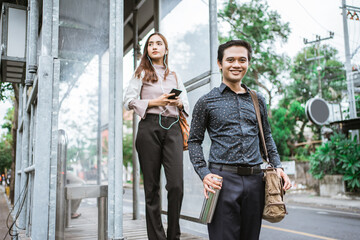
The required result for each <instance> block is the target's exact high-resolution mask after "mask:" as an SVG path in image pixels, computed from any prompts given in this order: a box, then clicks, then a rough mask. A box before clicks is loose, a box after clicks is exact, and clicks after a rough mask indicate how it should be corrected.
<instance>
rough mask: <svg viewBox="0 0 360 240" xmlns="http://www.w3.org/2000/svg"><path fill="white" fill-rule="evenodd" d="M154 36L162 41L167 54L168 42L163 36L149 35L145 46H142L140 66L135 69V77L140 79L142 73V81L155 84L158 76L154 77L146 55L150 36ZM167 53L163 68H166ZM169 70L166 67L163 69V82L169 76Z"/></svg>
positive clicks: (154, 72) (153, 71)
mask: <svg viewBox="0 0 360 240" xmlns="http://www.w3.org/2000/svg"><path fill="white" fill-rule="evenodd" d="M154 35H158V36H159V37H161V39H162V40H163V41H164V44H165V50H166V51H167V52H169V50H168V42H167V41H166V38H165V37H164V35H162V34H161V33H158V32H156V33H153V34H151V35H150V36H149V37H148V39H147V40H146V43H145V46H144V52H143V55H142V57H141V61H140V65H139V66H138V67H137V69H136V71H135V77H137V78H139V79H140V78H141V73H142V72H144V73H145V74H144V78H143V80H144V81H147V82H149V81H151V82H156V81H158V80H159V79H158V76H157V75H156V71H155V69H154V67H153V66H152V63H151V62H150V60H149V58H150V56H149V55H148V45H149V40H150V38H151V37H152V36H154ZM167 55H168V53H166V54H165V55H164V64H165V66H168V58H167ZM169 72H170V71H169V68H168V67H166V69H165V74H164V80H165V79H166V76H168V75H169Z"/></svg>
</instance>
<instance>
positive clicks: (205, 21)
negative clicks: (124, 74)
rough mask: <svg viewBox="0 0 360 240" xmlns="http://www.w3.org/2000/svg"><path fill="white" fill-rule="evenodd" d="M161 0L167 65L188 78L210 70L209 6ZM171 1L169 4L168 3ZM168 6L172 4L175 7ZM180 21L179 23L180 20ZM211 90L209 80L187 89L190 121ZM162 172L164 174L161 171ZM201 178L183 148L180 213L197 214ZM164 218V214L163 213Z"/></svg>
mask: <svg viewBox="0 0 360 240" xmlns="http://www.w3.org/2000/svg"><path fill="white" fill-rule="evenodd" d="M174 2H176V1H169V2H168V1H162V5H161V7H162V11H161V12H162V13H163V14H164V13H165V14H167V15H166V16H163V18H162V20H161V27H160V28H161V32H162V33H163V34H164V36H165V37H166V38H167V40H168V43H169V66H170V69H172V70H174V71H176V73H177V74H178V76H180V78H181V79H182V80H183V82H187V81H189V80H190V79H193V78H195V77H197V76H199V75H201V74H203V73H204V72H207V71H210V43H209V6H208V1H204V0H184V1H181V2H178V3H177V5H176V4H175V3H174ZM170 5H171V6H170ZM174 5H176V6H175V8H174V9H172V10H171V7H174ZM179 22H181V24H179ZM209 91H210V84H206V85H203V86H201V87H198V88H196V89H194V90H192V91H190V92H188V97H189V103H190V110H191V113H190V118H188V122H189V123H190V122H191V114H192V109H193V107H194V105H195V103H196V102H197V100H198V99H199V97H201V96H202V95H204V94H205V93H207V92H209ZM209 147H210V140H209V138H208V136H206V138H205V140H204V143H203V148H204V155H205V158H206V159H207V158H208V156H209ZM163 176H164V174H163ZM163 179H164V181H163V183H162V184H163V187H162V208H163V210H165V211H167V197H166V196H167V192H166V190H165V184H166V178H165V177H163ZM202 193H203V187H202V181H201V180H200V178H199V176H198V175H197V174H196V173H195V171H194V169H193V166H192V164H191V162H190V159H189V153H188V151H185V152H184V199H183V204H182V210H181V214H182V215H185V216H189V217H193V218H198V217H199V216H200V211H201V207H202V203H203V199H204V196H203V194H202ZM163 219H164V221H166V217H165V216H164V218H163ZM181 228H182V229H184V228H187V229H188V230H190V231H195V230H196V231H199V232H202V233H206V232H207V231H206V225H201V224H196V223H194V222H189V221H184V220H181Z"/></svg>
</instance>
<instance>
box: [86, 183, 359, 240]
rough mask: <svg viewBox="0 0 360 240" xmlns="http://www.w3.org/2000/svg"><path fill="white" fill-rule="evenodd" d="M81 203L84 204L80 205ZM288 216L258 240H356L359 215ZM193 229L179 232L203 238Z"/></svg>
mask: <svg viewBox="0 0 360 240" xmlns="http://www.w3.org/2000/svg"><path fill="white" fill-rule="evenodd" d="M84 201H85V202H84ZM84 201H83V202H84V203H82V204H89V205H95V206H96V202H95V200H91V199H84ZM123 204H124V213H131V212H132V189H129V188H126V189H125V195H124V202H123ZM287 210H288V212H289V214H288V215H287V216H286V217H285V219H284V220H283V221H282V222H280V223H269V222H266V221H263V227H262V230H261V234H260V239H261V240H274V239H276V240H307V239H325V240H333V239H343V240H355V239H359V240H360V214H359V213H352V212H345V211H339V210H331V209H320V208H312V207H306V206H300V205H289V204H288V205H287ZM144 212H145V207H144V192H143V189H140V214H142V215H143V214H144ZM191 226H193V228H194V229H190V230H189V229H185V228H184V227H182V231H184V232H186V231H188V232H190V233H192V234H194V233H195V232H200V233H198V234H199V236H202V237H206V236H207V233H206V228H205V227H204V226H200V225H199V224H191Z"/></svg>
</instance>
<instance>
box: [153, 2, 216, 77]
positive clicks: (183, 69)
mask: <svg viewBox="0 0 360 240" xmlns="http://www.w3.org/2000/svg"><path fill="white" fill-rule="evenodd" d="M174 2H176V1H165V0H163V1H162V2H161V7H162V9H161V12H162V13H163V14H167V15H165V16H162V20H161V24H160V26H161V27H160V29H161V32H162V33H163V34H164V36H165V37H166V38H167V40H168V43H169V65H170V68H171V69H172V70H174V71H176V73H177V74H178V75H179V76H180V77H181V79H182V80H183V82H186V81H188V80H190V79H192V78H194V77H196V76H198V75H200V74H202V73H204V72H206V71H209V70H210V42H209V5H208V1H204V0H183V1H180V2H179V3H178V4H177V5H176V7H175V8H174V9H172V10H171V11H170V10H169V9H171V7H173V6H174V5H175V3H174ZM179 23H181V24H179Z"/></svg>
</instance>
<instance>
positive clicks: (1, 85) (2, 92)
mask: <svg viewBox="0 0 360 240" xmlns="http://www.w3.org/2000/svg"><path fill="white" fill-rule="evenodd" d="M12 89H13V87H12V85H11V83H8V82H1V81H0V102H1V101H4V100H5V99H8V98H9V97H10V96H9V94H8V92H10V91H11V90H12Z"/></svg>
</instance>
